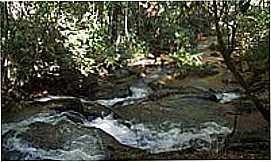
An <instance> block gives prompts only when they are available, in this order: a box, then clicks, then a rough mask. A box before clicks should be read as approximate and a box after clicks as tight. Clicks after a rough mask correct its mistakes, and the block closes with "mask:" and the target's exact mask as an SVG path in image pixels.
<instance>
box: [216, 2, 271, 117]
mask: <svg viewBox="0 0 271 162" xmlns="http://www.w3.org/2000/svg"><path fill="white" fill-rule="evenodd" d="M249 2H250V1H247V2H244V1H242V2H241V1H240V2H239V4H238V3H237V2H228V1H223V2H216V1H214V2H213V5H212V8H211V12H212V13H213V16H214V23H215V30H216V35H217V39H218V44H219V50H220V52H221V54H222V56H223V58H224V60H225V64H226V65H227V67H228V69H229V70H230V71H231V72H232V73H233V75H234V77H235V78H236V80H237V81H238V82H239V83H240V85H241V86H242V87H243V88H244V90H245V91H246V95H247V96H248V98H249V99H250V100H252V101H253V102H254V104H255V106H256V108H257V109H258V110H259V112H260V113H261V114H262V115H263V117H264V119H265V120H266V121H267V122H270V110H269V109H268V108H267V107H266V106H265V105H264V104H263V103H262V102H261V101H260V100H259V98H258V96H256V95H254V94H253V93H252V92H251V91H250V86H249V84H248V82H247V80H245V79H244V77H243V76H242V75H241V73H240V72H239V71H238V70H237V68H236V66H235V63H234V60H233V58H232V54H233V53H234V52H235V50H236V47H237V32H238V31H239V30H240V23H239V22H238V21H240V19H242V18H244V15H245V13H246V12H247V10H248V8H249ZM221 22H222V23H221ZM225 35H227V38H226V39H225Z"/></svg>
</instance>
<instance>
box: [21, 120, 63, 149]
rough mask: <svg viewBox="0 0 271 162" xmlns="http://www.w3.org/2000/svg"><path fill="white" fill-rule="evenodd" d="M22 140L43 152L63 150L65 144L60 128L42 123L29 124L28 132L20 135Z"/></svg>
mask: <svg viewBox="0 0 271 162" xmlns="http://www.w3.org/2000/svg"><path fill="white" fill-rule="evenodd" d="M22 138H23V139H24V140H26V141H28V142H29V143H31V145H32V146H33V147H36V148H42V149H45V150H50V149H53V150H55V149H63V144H64V143H65V139H64V138H63V136H62V132H61V127H58V126H55V125H52V124H49V123H43V122H36V123H33V124H31V125H30V126H29V130H28V131H27V132H25V134H23V135H22Z"/></svg>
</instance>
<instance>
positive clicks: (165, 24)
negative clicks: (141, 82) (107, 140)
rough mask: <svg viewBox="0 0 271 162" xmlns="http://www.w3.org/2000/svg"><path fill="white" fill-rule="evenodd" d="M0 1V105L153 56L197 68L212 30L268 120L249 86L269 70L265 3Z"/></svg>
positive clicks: (67, 90) (68, 88)
mask: <svg viewBox="0 0 271 162" xmlns="http://www.w3.org/2000/svg"><path fill="white" fill-rule="evenodd" d="M0 7H1V47H2V48H1V94H2V106H4V107H5V105H6V104H8V103H9V102H10V101H11V100H17V101H19V100H22V99H26V98H29V97H30V96H31V94H32V93H33V91H37V89H47V90H48V89H49V92H50V88H51V92H52V91H54V92H55V93H57V94H71V93H72V94H74V93H73V92H74V89H80V87H88V89H89V88H90V87H92V86H95V82H96V81H97V78H99V77H100V78H102V77H106V76H108V75H110V74H111V73H112V72H113V71H114V70H116V69H120V68H125V67H127V66H128V64H129V63H131V62H135V61H137V60H140V59H142V58H151V57H155V58H159V57H160V58H161V59H162V64H163V56H167V57H169V58H172V59H173V60H174V62H175V64H176V68H179V69H185V68H196V67H200V66H204V65H203V64H201V61H200V59H198V57H199V56H198V55H195V54H196V53H197V50H196V48H195V46H196V44H197V42H198V41H199V39H200V38H198V37H200V36H201V35H200V34H201V33H204V35H206V36H217V40H218V41H217V42H218V43H217V44H212V46H213V48H215V49H217V50H219V51H220V52H221V54H222V55H223V58H224V60H225V64H226V65H227V68H228V69H229V70H230V71H231V72H232V73H233V74H234V76H235V77H236V79H237V80H238V81H239V83H240V84H241V85H242V87H243V88H244V89H245V90H246V92H247V96H248V97H250V98H251V100H253V101H254V103H255V104H256V105H257V107H258V109H259V111H260V112H261V113H262V114H263V116H264V117H265V119H266V120H267V121H269V119H270V117H269V116H270V114H269V113H268V112H269V109H267V107H266V106H264V105H266V103H263V101H262V100H260V99H259V97H258V96H257V94H256V92H258V91H260V90H259V86H251V85H255V83H256V82H257V83H259V80H254V78H255V77H256V76H260V75H261V74H262V73H265V72H266V70H267V69H269V68H268V67H269V48H270V47H269V36H270V33H269V32H270V30H269V23H270V22H269V20H270V11H269V1H265V0H261V1H257V2H256V1H243V0H242V1H239V2H235V1H233V2H231V1H223V2H171V1H170V2H1V3H0ZM156 61H159V59H156ZM244 65H246V66H245V67H244ZM262 69H264V70H262ZM74 80H76V83H74V84H73V85H68V83H71V82H75V81H74ZM57 83H59V84H57ZM262 84H266V80H265V82H264V83H261V85H262ZM268 84H269V83H268ZM257 85H259V84H257ZM260 87H261V86H260ZM255 89H256V90H255ZM78 93H80V95H82V96H88V95H90V93H91V92H89V90H86V91H78Z"/></svg>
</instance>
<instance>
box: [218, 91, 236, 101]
mask: <svg viewBox="0 0 271 162" xmlns="http://www.w3.org/2000/svg"><path fill="white" fill-rule="evenodd" d="M216 98H217V99H219V103H222V104H224V103H227V102H230V101H232V100H235V99H238V98H240V94H237V93H233V92H224V93H220V94H216Z"/></svg>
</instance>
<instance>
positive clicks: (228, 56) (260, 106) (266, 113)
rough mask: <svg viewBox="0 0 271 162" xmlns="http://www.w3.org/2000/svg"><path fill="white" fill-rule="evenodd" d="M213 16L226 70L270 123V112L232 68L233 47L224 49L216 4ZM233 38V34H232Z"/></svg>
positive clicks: (233, 67)
mask: <svg viewBox="0 0 271 162" xmlns="http://www.w3.org/2000/svg"><path fill="white" fill-rule="evenodd" d="M214 14H215V28H216V35H217V40H218V44H219V46H220V52H221V54H222V56H223V58H224V61H225V64H226V66H227V67H228V69H229V70H230V71H231V72H232V73H233V75H234V77H235V78H236V80H237V81H238V82H239V84H240V85H241V86H242V87H243V88H244V90H245V92H246V95H247V96H248V98H249V99H250V100H252V101H253V102H254V104H255V106H256V108H257V109H258V110H259V112H260V113H261V114H262V116H263V117H264V119H265V120H266V121H267V122H268V123H270V110H268V109H266V108H265V106H264V105H263V103H262V102H261V101H260V100H259V99H258V98H257V96H255V95H253V94H252V93H250V91H249V85H248V83H247V82H246V81H245V80H244V78H243V77H242V75H241V74H240V73H239V72H238V71H237V69H236V68H235V66H234V63H233V60H232V58H231V54H232V52H233V46H231V47H226V45H225V43H224V41H223V35H222V32H221V29H220V26H219V23H218V22H219V19H218V15H217V6H216V2H214ZM233 36H235V34H234V33H233ZM234 41H235V40H234V38H232V42H231V44H232V45H233V44H234Z"/></svg>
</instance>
